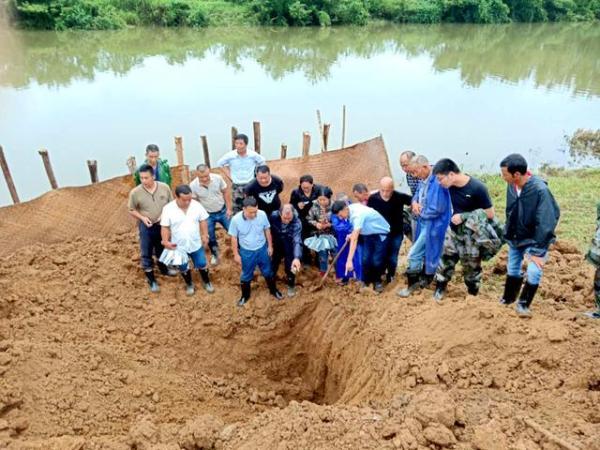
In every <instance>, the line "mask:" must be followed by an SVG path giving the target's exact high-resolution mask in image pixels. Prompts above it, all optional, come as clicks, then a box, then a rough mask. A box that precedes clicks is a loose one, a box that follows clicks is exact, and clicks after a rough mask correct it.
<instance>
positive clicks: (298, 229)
mask: <svg viewBox="0 0 600 450" xmlns="http://www.w3.org/2000/svg"><path fill="white" fill-rule="evenodd" d="M269 222H270V223H271V235H272V236H273V245H275V246H276V247H280V248H282V249H283V250H284V252H291V253H293V257H294V258H297V259H300V258H302V237H301V235H302V222H300V219H299V218H298V216H297V215H296V214H294V218H293V219H292V221H291V222H290V223H289V224H285V223H283V221H282V220H281V214H280V213H279V211H273V212H272V213H271V215H270V216H269Z"/></svg>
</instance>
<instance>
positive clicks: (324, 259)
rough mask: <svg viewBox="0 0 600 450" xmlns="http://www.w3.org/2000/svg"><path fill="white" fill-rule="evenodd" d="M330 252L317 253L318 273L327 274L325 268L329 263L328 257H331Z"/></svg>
mask: <svg viewBox="0 0 600 450" xmlns="http://www.w3.org/2000/svg"><path fill="white" fill-rule="evenodd" d="M331 253H332V251H331V250H321V251H320V252H318V253H317V256H318V257H319V271H320V272H327V266H328V264H327V263H328V262H329V255H331Z"/></svg>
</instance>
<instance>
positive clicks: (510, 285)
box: [500, 275, 523, 305]
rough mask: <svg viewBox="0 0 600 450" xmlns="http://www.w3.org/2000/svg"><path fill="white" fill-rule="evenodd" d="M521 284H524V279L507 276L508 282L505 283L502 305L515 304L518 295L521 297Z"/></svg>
mask: <svg viewBox="0 0 600 450" xmlns="http://www.w3.org/2000/svg"><path fill="white" fill-rule="evenodd" d="M521 283H523V278H522V277H513V276H511V275H507V276H506V281H505V282H504V294H503V295H502V298H501V299H500V304H501V305H511V304H513V303H514V302H515V300H516V299H517V295H519V291H520V290H521Z"/></svg>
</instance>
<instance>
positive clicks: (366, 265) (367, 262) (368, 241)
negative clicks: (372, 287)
mask: <svg viewBox="0 0 600 450" xmlns="http://www.w3.org/2000/svg"><path fill="white" fill-rule="evenodd" d="M386 240H387V235H385V234H368V235H364V236H363V235H361V236H360V238H359V244H360V245H361V246H362V269H363V282H364V283H365V284H366V285H369V284H370V283H378V282H380V281H381V275H383V270H384V261H385V251H386Z"/></svg>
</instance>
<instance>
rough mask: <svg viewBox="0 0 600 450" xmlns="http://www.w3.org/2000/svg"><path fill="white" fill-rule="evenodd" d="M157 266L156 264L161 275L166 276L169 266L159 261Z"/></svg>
mask: <svg viewBox="0 0 600 450" xmlns="http://www.w3.org/2000/svg"><path fill="white" fill-rule="evenodd" d="M157 266H158V270H159V272H160V274H161V275H167V276H168V275H169V268H168V267H167V266H166V265H165V264H164V263H161V262H160V261H159V262H158V264H157Z"/></svg>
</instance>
